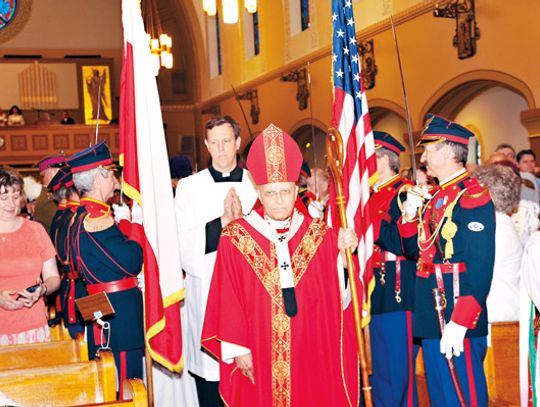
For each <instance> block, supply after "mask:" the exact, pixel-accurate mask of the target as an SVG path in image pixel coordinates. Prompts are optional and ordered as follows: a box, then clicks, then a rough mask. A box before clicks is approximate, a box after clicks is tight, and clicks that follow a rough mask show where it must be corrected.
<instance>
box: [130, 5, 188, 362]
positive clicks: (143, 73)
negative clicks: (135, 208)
mask: <svg viewBox="0 0 540 407" xmlns="http://www.w3.org/2000/svg"><path fill="white" fill-rule="evenodd" d="M122 23H123V27H124V54H123V66H122V76H121V91H120V113H121V114H120V147H121V148H120V154H121V164H122V165H123V182H124V192H125V193H126V195H128V196H129V197H131V198H132V199H134V200H136V201H137V202H138V203H139V204H140V205H141V206H142V211H143V229H142V230H143V233H141V235H140V237H139V239H138V242H139V243H140V245H141V247H142V248H143V255H144V280H145V293H144V294H145V295H144V300H145V302H144V304H145V322H146V344H147V349H148V351H149V354H150V356H151V357H152V359H154V360H155V361H157V362H159V363H160V364H162V365H163V366H165V367H166V368H168V369H170V370H174V371H180V370H181V369H182V364H183V360H182V336H181V325H180V301H181V300H182V298H183V293H184V291H183V278H182V270H181V266H180V256H179V251H178V236H177V229H176V219H175V213H174V204H173V196H172V188H171V184H170V172H169V167H168V160H167V148H166V145H165V135H164V132H163V120H162V117H161V108H160V101H159V94H158V90H157V84H156V80H155V76H154V74H153V69H152V63H151V56H150V49H149V46H148V41H147V39H146V33H145V31H144V24H143V21H142V16H141V10H140V6H139V1H138V0H122Z"/></svg>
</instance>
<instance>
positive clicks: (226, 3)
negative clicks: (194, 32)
mask: <svg viewBox="0 0 540 407" xmlns="http://www.w3.org/2000/svg"><path fill="white" fill-rule="evenodd" d="M202 7H203V10H204V12H205V13H206V14H207V15H208V16H210V17H212V16H215V15H216V13H217V1H216V0H202ZM221 7H222V9H223V22H224V23H225V24H235V23H237V22H238V0H221ZM244 7H245V9H246V10H247V12H248V13H251V14H253V13H256V12H257V0H244Z"/></svg>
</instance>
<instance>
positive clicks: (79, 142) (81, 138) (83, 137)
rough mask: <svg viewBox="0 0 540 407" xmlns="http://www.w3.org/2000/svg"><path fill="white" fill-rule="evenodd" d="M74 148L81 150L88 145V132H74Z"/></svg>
mask: <svg viewBox="0 0 540 407" xmlns="http://www.w3.org/2000/svg"><path fill="white" fill-rule="evenodd" d="M74 147H75V149H76V150H82V149H84V148H86V147H90V135H89V134H75V145H74Z"/></svg>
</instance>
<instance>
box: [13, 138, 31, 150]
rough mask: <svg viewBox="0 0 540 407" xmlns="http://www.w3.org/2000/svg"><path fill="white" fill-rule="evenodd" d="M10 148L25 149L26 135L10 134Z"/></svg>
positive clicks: (26, 145)
mask: <svg viewBox="0 0 540 407" xmlns="http://www.w3.org/2000/svg"><path fill="white" fill-rule="evenodd" d="M11 150H13V151H26V150H28V144H27V143H26V135H19V136H11Z"/></svg>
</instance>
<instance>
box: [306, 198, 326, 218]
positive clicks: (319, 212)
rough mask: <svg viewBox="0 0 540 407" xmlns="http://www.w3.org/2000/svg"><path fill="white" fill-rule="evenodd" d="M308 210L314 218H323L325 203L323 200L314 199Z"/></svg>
mask: <svg viewBox="0 0 540 407" xmlns="http://www.w3.org/2000/svg"><path fill="white" fill-rule="evenodd" d="M308 212H309V215H310V216H311V217H312V218H313V219H322V218H323V216H324V205H323V204H322V202H319V201H313V202H311V203H310V204H309V205H308Z"/></svg>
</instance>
